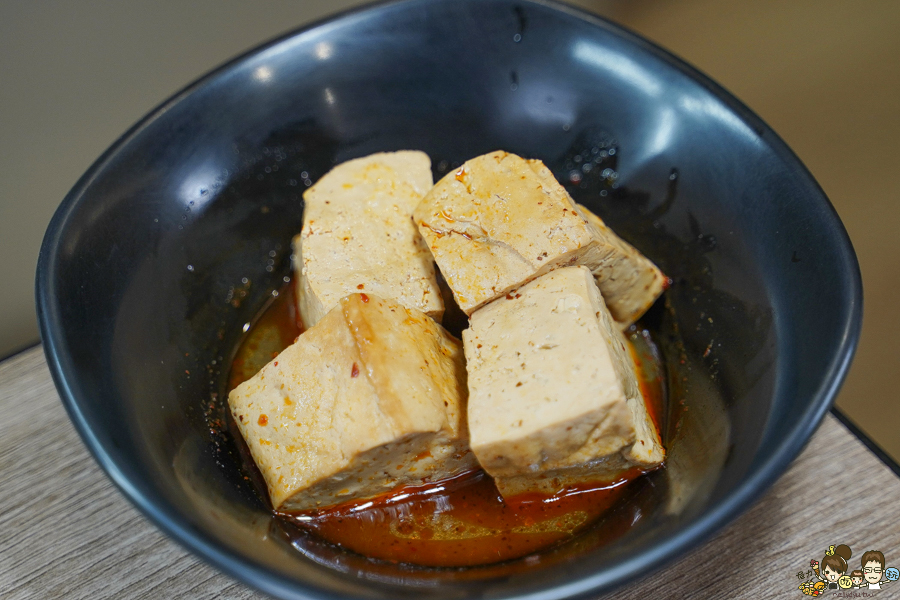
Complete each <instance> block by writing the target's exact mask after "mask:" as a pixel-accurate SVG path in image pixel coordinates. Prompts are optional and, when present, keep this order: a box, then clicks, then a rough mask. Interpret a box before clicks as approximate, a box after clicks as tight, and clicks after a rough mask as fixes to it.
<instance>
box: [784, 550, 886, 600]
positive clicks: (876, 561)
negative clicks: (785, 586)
mask: <svg viewBox="0 0 900 600" xmlns="http://www.w3.org/2000/svg"><path fill="white" fill-rule="evenodd" d="M852 556H853V552H852V551H851V550H850V546H847V545H846V544H839V545H837V546H829V547H828V551H827V552H826V553H825V556H824V557H823V558H822V562H821V563H820V562H819V561H817V560H811V561H809V566H810V570H809V571H807V572H806V573H804V572H803V571H800V572H799V573H797V577H798V578H799V579H801V580H802V579H807V578H808V581H804V582H803V583H801V584H800V587H799V589H800V591H801V592H803V594H805V595H807V596H821V595H822V594H824V593H825V592H826V591H828V590H837V591H840V590H847V589H851V588H853V589H866V590H880V589H884V586H885V585H887V584H891V583H893V582H895V581H897V580H898V579H900V570H898V569H896V568H894V567H891V568H885V567H886V564H885V559H884V554H883V553H881V552H880V551H879V550H867V551H866V552H864V553H863V554H862V557H861V558H860V568H859V569H854V570H853V571H851V572H849V573H848V572H847V571H848V569H849V566H848V564H847V563H848V561H849V560H850V558H851V557H852ZM816 579H818V581H816Z"/></svg>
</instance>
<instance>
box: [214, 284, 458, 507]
mask: <svg viewBox="0 0 900 600" xmlns="http://www.w3.org/2000/svg"><path fill="white" fill-rule="evenodd" d="M228 404H229V407H230V409H231V412H232V414H233V416H234V419H235V422H236V423H237V425H238V428H239V429H240V431H241V434H242V435H243V437H244V439H245V440H246V442H247V446H248V447H249V449H250V453H251V454H252V456H253V459H254V461H255V462H256V465H257V466H258V467H259V470H260V471H261V472H262V475H263V477H264V479H265V481H266V484H267V486H268V490H269V496H270V498H271V501H272V505H273V506H274V507H275V508H276V509H281V510H306V509H312V508H322V507H326V506H330V505H334V504H338V503H341V502H344V501H348V500H355V499H360V498H368V497H371V496H375V495H377V494H380V493H382V492H386V491H389V490H391V489H394V488H395V487H397V486H400V485H404V484H421V483H423V482H425V481H427V480H437V479H441V478H444V477H449V476H452V475H455V474H457V473H460V472H462V471H465V470H468V469H471V468H473V467H474V466H475V459H474V456H473V455H472V453H471V452H470V451H469V447H468V432H467V427H466V422H465V405H466V372H465V366H464V362H463V352H462V347H461V344H460V342H459V341H458V340H456V339H455V338H453V337H452V336H451V335H450V334H449V333H447V332H446V331H445V330H444V329H443V328H442V327H441V326H440V325H438V324H437V323H435V322H434V320H432V319H431V318H430V317H428V316H427V315H425V314H424V313H422V312H420V311H418V310H415V309H409V308H406V307H404V306H402V305H401V304H400V303H398V302H395V301H393V300H387V299H383V298H380V297H378V296H375V295H369V294H353V295H350V296H347V297H345V298H343V299H341V300H340V301H339V302H338V304H337V306H336V307H335V308H333V309H332V310H331V311H330V312H328V313H327V314H326V315H325V316H324V317H323V318H322V319H321V320H320V321H319V323H318V324H317V325H315V326H314V327H312V328H311V329H309V330H307V331H306V332H305V333H303V334H302V335H301V336H300V337H299V339H298V340H297V341H296V342H295V343H294V344H293V345H291V346H289V347H288V348H287V349H285V350H284V351H283V352H282V353H281V354H279V355H278V357H277V358H275V359H274V360H273V361H272V362H270V363H269V364H268V365H266V366H265V367H264V368H263V369H262V370H261V371H260V372H259V373H258V374H257V375H256V376H254V377H253V378H252V379H250V380H249V381H247V382H245V383H243V384H241V385H239V386H238V387H237V388H235V389H234V390H233V391H232V392H231V394H230V395H229V397H228Z"/></svg>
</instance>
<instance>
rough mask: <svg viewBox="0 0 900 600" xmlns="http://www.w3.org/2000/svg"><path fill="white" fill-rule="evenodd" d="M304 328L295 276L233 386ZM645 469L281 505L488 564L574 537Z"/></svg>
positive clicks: (455, 481) (368, 547) (249, 344)
mask: <svg viewBox="0 0 900 600" xmlns="http://www.w3.org/2000/svg"><path fill="white" fill-rule="evenodd" d="M301 331H302V329H301V328H300V327H299V326H298V319H297V313H296V308H295V296H294V293H293V286H292V285H291V284H288V285H287V286H285V288H284V289H282V290H281V291H280V292H279V295H278V296H277V298H275V300H274V301H273V302H271V303H270V304H269V306H268V307H267V308H266V310H265V311H264V312H263V314H262V315H261V316H260V317H259V319H258V320H257V321H256V323H255V324H254V325H253V327H251V329H250V330H249V332H248V335H247V337H246V338H245V340H244V342H243V344H242V345H241V348H240V349H239V350H238V353H237V355H236V357H235V359H234V362H233V363H232V369H231V376H230V379H229V389H233V388H234V387H236V386H237V385H239V384H240V383H241V382H243V381H246V380H247V379H249V378H250V377H252V376H253V375H254V374H255V373H256V372H257V371H259V369H261V368H262V367H263V366H264V365H265V364H266V363H267V362H268V361H270V360H271V359H272V358H274V357H275V356H276V355H277V354H278V353H279V352H280V351H281V350H282V349H284V348H285V347H287V346H288V345H290V344H291V343H293V341H294V340H295V339H296V338H297V336H298V335H299V334H300V333H301ZM640 335H641V334H640V333H639V332H633V333H632V334H631V339H632V340H633V341H636V342H638V344H636V345H637V346H638V348H637V349H636V350H635V349H633V353H632V354H633V356H634V358H635V362H636V364H637V365H638V372H639V381H640V387H641V391H642V393H643V394H644V397H645V399H646V401H647V405H648V409H649V411H650V415H651V417H652V418H653V420H654V421H655V422H656V425H657V428H658V430H660V431H661V429H659V426H660V425H661V424H662V423H661V421H660V416H661V415H662V414H663V390H662V385H661V382H660V372H659V371H658V366H659V365H658V364H651V363H652V361H653V358H654V356H653V353H652V352H648V351H647V349H646V348H642V347H641V344H640V342H641V339H640V337H639V336H640ZM648 361H650V362H648ZM250 468H255V466H251V467H250ZM642 474H643V471H641V470H640V469H637V468H635V469H632V470H629V471H627V472H625V473H623V474H622V475H621V476H620V477H619V478H618V479H616V480H615V481H612V482H597V483H594V484H579V485H577V486H570V487H566V488H564V489H563V490H561V491H560V492H558V493H556V494H554V495H552V496H551V495H545V494H536V493H532V494H523V495H520V496H516V497H514V498H507V499H504V498H503V497H502V496H500V493H499V492H498V491H497V488H496V487H495V486H494V482H493V480H492V479H491V478H490V477H489V476H488V475H487V474H485V472H484V471H482V470H481V469H477V470H474V471H470V472H467V473H463V474H461V475H458V476H456V477H453V478H450V479H445V480H442V481H436V482H433V483H430V484H427V485H422V486H406V487H402V488H398V489H396V490H394V491H392V492H389V493H387V494H383V495H381V496H378V497H375V498H371V499H368V500H362V501H359V500H357V501H351V502H346V503H343V504H340V505H337V506H334V507H330V508H326V509H322V510H312V511H305V512H301V513H282V512H277V511H276V515H277V516H278V517H279V518H282V519H285V520H288V521H290V522H291V523H293V524H295V525H298V526H300V527H302V528H303V529H305V530H307V531H310V532H313V533H314V534H315V535H317V536H319V537H320V538H323V539H324V540H326V541H328V542H331V543H333V544H337V545H339V546H341V547H343V548H345V549H348V550H352V551H354V552H357V553H359V554H362V555H364V556H368V557H371V558H378V559H382V560H387V561H391V562H403V563H412V564H418V565H425V566H433V567H464V566H476V565H486V564H491V563H496V562H501V561H506V560H511V559H514V558H519V557H522V556H526V555H528V554H532V553H534V552H536V551H539V550H542V549H545V548H548V547H550V546H554V545H556V544H559V543H561V542H564V541H566V540H569V539H571V538H572V537H574V536H575V535H577V534H578V533H579V532H581V531H583V530H585V529H586V528H587V527H589V526H590V525H591V524H592V523H594V522H595V521H596V520H597V519H598V518H599V517H600V516H601V515H602V514H603V513H604V512H606V511H607V510H608V509H609V508H610V507H612V506H613V505H614V504H615V503H616V501H617V500H619V499H620V498H621V497H622V495H623V494H624V492H625V490H626V489H627V487H628V485H629V484H630V483H631V482H632V481H633V480H635V479H636V478H638V477H639V476H641V475H642Z"/></svg>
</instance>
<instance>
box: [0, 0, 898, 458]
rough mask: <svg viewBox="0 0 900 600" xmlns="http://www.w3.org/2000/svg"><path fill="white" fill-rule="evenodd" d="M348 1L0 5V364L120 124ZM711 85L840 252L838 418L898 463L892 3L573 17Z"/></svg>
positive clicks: (600, 0) (665, 5)
mask: <svg viewBox="0 0 900 600" xmlns="http://www.w3.org/2000/svg"><path fill="white" fill-rule="evenodd" d="M359 4H363V2H359V1H358V0H306V1H300V0H294V1H287V0H256V1H250V0H243V1H238V0H191V1H190V2H182V1H175V0H153V1H150V0H131V1H129V2H118V1H113V0H90V1H87V0H67V1H65V2H63V1H61V0H44V1H41V2H13V1H6V2H0V358H2V357H5V356H8V355H10V354H11V353H14V352H15V351H17V350H20V349H22V348H25V347H27V346H30V345H33V344H35V343H37V341H38V333H37V325H36V322H35V315H34V301H33V297H34V294H33V280H34V269H35V265H36V260H37V254H38V249H39V247H40V242H41V239H42V236H43V233H44V230H45V228H46V226H47V223H48V222H49V220H50V217H51V216H52V215H53V211H54V210H55V209H56V206H57V205H58V204H59V202H60V201H61V200H62V198H63V196H65V194H66V192H67V191H68V190H69V189H70V188H71V187H72V186H73V185H74V184H75V182H76V180H77V179H78V177H79V176H80V175H81V174H82V173H83V172H84V171H85V170H86V169H87V168H88V166H90V164H91V163H92V162H93V161H94V160H95V159H96V158H97V157H98V156H99V155H100V153H102V152H103V150H105V149H106V148H107V147H108V146H109V145H110V144H111V143H112V142H113V141H115V139H116V138H117V137H118V136H119V135H120V134H121V133H123V132H124V131H125V130H126V129H127V128H128V127H129V126H130V125H132V124H133V123H134V122H135V121H136V120H138V119H139V118H140V117H141V116H143V115H144V114H145V113H146V112H147V111H149V110H150V109H152V108H153V107H154V106H155V105H157V104H158V103H160V102H161V101H163V100H165V99H166V98H167V97H168V96H170V95H171V94H172V93H173V92H175V91H176V90H178V89H180V88H181V87H182V86H184V85H185V84H187V83H189V82H191V81H192V80H194V79H196V78H197V77H198V76H200V75H202V74H203V73H205V72H206V71H208V70H209V69H211V68H213V67H215V66H217V65H218V64H219V63H221V62H223V61H225V60H227V59H229V58H231V57H233V56H235V55H236V54H238V53H240V52H242V51H244V50H246V49H249V48H251V47H253V46H255V45H256V44H258V43H260V42H263V41H265V40H267V39H269V38H271V37H273V36H276V35H278V34H280V33H283V32H285V31H288V30H290V29H293V28H295V27H297V26H300V25H302V24H304V23H307V22H309V21H311V20H314V19H318V18H321V17H322V16H325V15H327V14H331V13H334V12H336V11H339V10H342V9H345V8H348V7H351V6H355V5H359ZM573 4H576V5H578V6H581V7H582V8H585V9H587V10H591V11H593V12H596V13H598V14H601V15H604V16H607V17H609V18H611V19H612V20H614V21H617V22H619V23H621V24H623V25H625V26H626V27H629V28H631V29H633V30H635V31H637V32H639V33H641V34H643V35H645V36H646V37H648V38H650V39H651V40H653V41H655V42H656V43H658V44H660V45H661V46H663V47H665V48H668V49H669V50H671V51H672V52H674V53H675V54H677V55H679V56H681V57H682V58H684V59H685V60H687V61H688V62H690V63H692V64H694V65H695V66H696V67H698V68H699V69H700V70H702V71H704V72H706V73H707V74H708V75H710V76H711V77H712V78H713V79H716V80H717V81H719V82H720V83H721V84H723V85H724V86H725V87H726V88H727V89H729V90H730V91H732V92H733V93H734V94H735V95H737V96H738V97H739V98H740V99H742V100H743V101H744V102H745V103H746V104H747V105H749V106H750V108H752V109H753V110H755V111H756V112H757V113H758V114H759V115H761V116H762V118H763V119H765V120H766V121H767V122H768V123H769V124H770V125H771V126H772V127H773V128H774V129H775V131H777V132H778V133H779V134H780V135H781V136H782V137H783V138H784V139H785V140H786V141H787V143H788V144H789V145H790V146H791V147H792V148H793V149H794V151H795V152H796V153H797V154H798V155H799V156H800V158H801V160H803V161H804V162H805V163H806V165H807V166H808V167H809V168H810V170H811V171H812V173H813V175H815V177H816V178H817V179H818V181H819V183H820V184H821V185H822V187H823V188H824V189H825V192H826V193H827V194H828V196H829V197H830V198H831V200H832V202H833V203H834V205H835V207H836V208H837V211H838V213H840V215H841V218H842V219H843V220H844V223H845V225H846V227H847V229H848V230H849V232H850V237H851V239H852V240H853V243H854V246H855V248H856V252H857V254H858V256H859V261H860V264H861V267H862V272H863V280H864V285H865V313H866V314H865V324H864V328H863V335H862V341H861V344H860V347H859V352H858V354H857V358H856V361H855V363H854V365H853V368H852V370H851V373H850V376H849V378H848V380H847V383H846V384H845V385H844V389H843V390H842V392H841V395H840V397H839V399H838V405H839V406H840V407H841V408H842V409H843V410H844V412H845V413H846V414H848V415H849V416H850V418H851V419H852V420H854V421H855V422H856V423H857V424H858V425H860V426H861V428H862V429H863V430H864V431H865V432H866V433H868V434H869V435H870V436H871V437H872V438H874V439H875V440H876V441H877V442H878V443H879V444H880V445H881V446H882V447H883V448H885V449H886V450H887V451H888V452H889V453H890V454H892V455H893V456H894V458H895V459H898V460H900V400H898V393H897V388H896V387H895V382H894V378H893V375H894V374H897V373H900V351H898V349H897V345H898V341H900V317H898V310H897V308H896V307H895V306H896V304H897V302H896V300H895V299H894V297H893V293H894V292H893V291H892V290H894V289H895V286H897V287H900V285H898V283H897V282H898V281H900V234H898V230H900V176H898V174H900V169H898V162H900V152H898V151H897V150H896V145H897V142H898V140H900V35H898V33H900V2H897V1H896V0H884V1H877V0H870V1H868V2H866V3H859V2H847V1H846V0H779V1H775V0H762V1H760V0H758V1H756V2H739V1H736V0H735V1H721V0H681V1H676V0H642V1H638V0H631V1H624V0H622V1H612V0H575V1H574V2H573Z"/></svg>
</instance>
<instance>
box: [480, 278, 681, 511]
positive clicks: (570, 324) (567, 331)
mask: <svg viewBox="0 0 900 600" xmlns="http://www.w3.org/2000/svg"><path fill="white" fill-rule="evenodd" d="M463 344H464V348H465V355H466V361H467V364H466V368H467V371H468V376H469V379H468V381H469V403H468V422H469V431H470V443H471V447H472V451H473V452H474V453H475V456H476V457H477V458H478V461H479V462H480V463H481V466H482V467H483V468H484V470H485V471H487V472H488V473H489V474H490V475H491V476H493V477H494V478H495V481H496V483H497V486H498V488H499V490H500V492H501V494H503V495H504V496H512V495H516V494H519V493H523V492H527V491H541V492H554V491H558V489H559V488H561V487H562V486H564V485H566V484H568V483H572V482H575V481H583V480H599V481H603V480H611V479H613V478H615V476H616V475H618V474H620V473H621V472H622V471H623V470H625V469H628V468H630V467H632V466H640V467H645V468H649V467H651V466H655V465H657V464H659V463H660V462H662V460H663V458H664V450H663V447H662V445H661V443H660V440H659V435H658V433H657V431H656V428H655V426H654V424H653V421H652V420H651V418H650V416H649V414H648V412H647V408H646V406H645V404H644V399H643V397H642V396H641V393H640V389H639V386H638V382H637V376H636V374H635V370H634V363H633V361H632V359H631V356H630V353H629V349H628V348H627V342H626V340H625V338H624V337H623V335H622V333H621V332H620V330H619V327H618V326H617V325H616V324H615V323H614V321H613V320H612V318H611V316H610V314H609V311H608V309H607V308H606V305H605V304H604V302H603V298H602V297H601V295H600V291H599V290H598V288H597V285H596V283H595V281H594V277H593V275H592V274H591V272H590V270H589V269H587V268H586V267H583V266H577V267H566V268H560V269H556V270H553V271H551V272H549V273H547V274H545V275H543V276H541V277H539V278H537V279H535V280H534V281H531V282H530V283H527V284H525V285H523V286H522V287H520V288H518V289H515V290H511V291H510V292H509V293H508V294H507V295H505V296H504V297H502V298H500V299H498V300H495V301H494V302H492V303H490V304H488V305H487V306H484V307H482V308H481V309H479V310H478V311H476V312H475V313H474V314H473V315H472V317H471V320H470V327H469V329H467V330H465V331H463Z"/></svg>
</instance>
